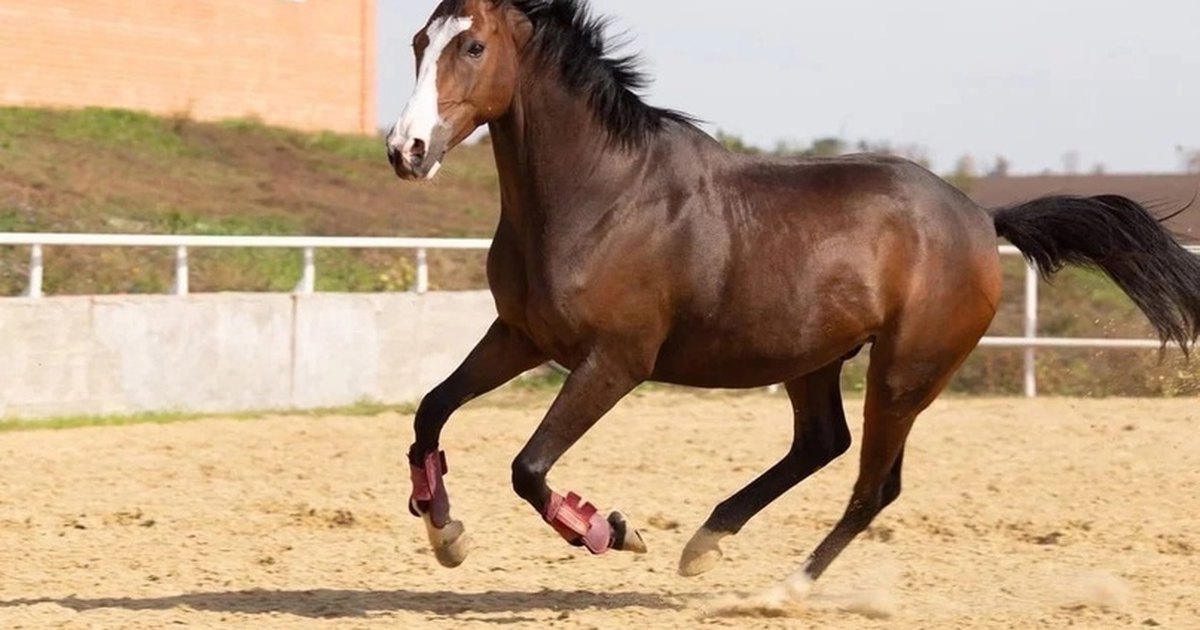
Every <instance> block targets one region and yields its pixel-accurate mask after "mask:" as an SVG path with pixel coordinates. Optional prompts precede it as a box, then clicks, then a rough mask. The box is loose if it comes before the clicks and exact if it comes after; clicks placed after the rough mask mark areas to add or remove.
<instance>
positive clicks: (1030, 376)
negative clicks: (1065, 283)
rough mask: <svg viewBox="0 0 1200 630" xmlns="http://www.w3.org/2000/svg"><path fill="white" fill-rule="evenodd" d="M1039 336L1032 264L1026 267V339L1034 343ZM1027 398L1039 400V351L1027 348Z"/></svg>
mask: <svg viewBox="0 0 1200 630" xmlns="http://www.w3.org/2000/svg"><path fill="white" fill-rule="evenodd" d="M1037 335H1038V272H1037V268H1036V267H1034V266H1033V265H1032V264H1029V265H1026V267H1025V339H1026V341H1028V342H1030V343H1032V342H1034V341H1036V340H1037ZM1025 397H1026V398H1037V350H1036V349H1034V348H1033V346H1029V347H1027V348H1025Z"/></svg>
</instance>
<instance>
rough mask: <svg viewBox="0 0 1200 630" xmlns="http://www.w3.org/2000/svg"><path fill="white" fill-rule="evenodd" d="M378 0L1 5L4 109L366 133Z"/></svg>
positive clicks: (10, 1) (371, 114)
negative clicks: (107, 111) (87, 110)
mask: <svg viewBox="0 0 1200 630" xmlns="http://www.w3.org/2000/svg"><path fill="white" fill-rule="evenodd" d="M375 11H376V7H375V0H308V1H304V0H299V1H298V0H203V1H196V0H0V49H2V50H3V54H0V104H6V105H50V106H65V107H82V106H88V105H95V106H103V107H120V108H126V109H136V110H145V111H150V112H154V113H157V114H167V115H174V114H186V115H190V116H192V117H194V118H197V119H201V120H209V119H218V118H235V117H247V116H255V117H258V118H261V119H263V120H265V121H266V122H269V123H274V124H279V125H285V126H291V127H298V128H302V129H330V130H334V131H344V132H361V133H373V132H374V130H375V126H376V120H375V109H376V105H375V95H376V94H375V93H376V79H375V62H376V61H375V60H376V55H377V53H376V32H375V31H376V24H375V20H376V15H375Z"/></svg>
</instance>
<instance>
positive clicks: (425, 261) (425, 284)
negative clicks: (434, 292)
mask: <svg viewBox="0 0 1200 630" xmlns="http://www.w3.org/2000/svg"><path fill="white" fill-rule="evenodd" d="M428 292H429V253H428V252H426V251H425V248H424V247H422V248H420V249H418V250H417V294H418V295H424V294H426V293H428Z"/></svg>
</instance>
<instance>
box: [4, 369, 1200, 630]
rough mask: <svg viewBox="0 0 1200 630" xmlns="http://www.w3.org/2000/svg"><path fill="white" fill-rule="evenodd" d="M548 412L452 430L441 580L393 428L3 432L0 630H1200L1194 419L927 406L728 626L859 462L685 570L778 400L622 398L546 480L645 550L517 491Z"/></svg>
mask: <svg viewBox="0 0 1200 630" xmlns="http://www.w3.org/2000/svg"><path fill="white" fill-rule="evenodd" d="M547 402H548V394H545V393H529V392H524V393H513V392H510V393H506V394H501V395H499V396H498V397H493V398H490V399H486V400H483V401H479V402H477V403H475V404H474V405H472V406H471V407H469V408H467V409H465V410H463V411H462V412H460V413H459V415H457V416H456V417H455V419H454V420H453V421H452V423H451V425H450V428H449V429H448V431H447V434H446V439H445V446H446V447H447V449H448V451H449V458H450V466H451V469H452V472H451V476H450V478H449V480H448V482H449V484H450V490H451V496H452V500H453V503H454V512H455V515H456V517H458V518H461V519H463V520H464V521H465V522H466V524H467V527H468V529H469V530H470V531H471V532H472V535H473V537H474V539H475V542H476V546H477V548H476V549H475V551H474V553H473V555H472V557H471V558H470V559H469V560H468V561H467V564H466V565H465V566H463V567H462V568H460V569H457V570H453V571H451V570H445V569H441V568H439V567H438V566H437V565H436V563H435V561H434V559H433V556H432V555H431V554H430V553H429V552H428V551H427V549H426V543H425V541H424V532H423V529H422V527H421V524H420V522H419V521H417V520H415V519H412V518H411V517H409V516H408V514H407V512H406V510H405V509H404V503H405V498H406V496H407V493H408V480H407V474H408V472H407V469H406V468H405V467H403V466H402V456H403V453H404V452H405V450H406V448H407V446H408V443H409V436H410V423H411V418H409V417H406V416H400V415H386V416H381V417H377V418H342V417H316V418H314V417H272V418H267V419H262V420H251V421H236V420H223V419H219V418H214V419H211V420H204V421H197V422H187V423H181V424H174V425H166V426H132V427H121V428H89V429H75V430H67V431H59V432H33V433H9V434H4V435H0V628H4V629H6V630H8V629H15V628H121V629H140V628H170V627H202V628H255V629H259V628H261V629H272V628H331V629H332V628H405V629H407V628H446V629H450V628H453V629H462V628H484V627H493V626H501V627H505V628H605V629H607V628H630V629H632V628H638V629H641V628H692V627H716V628H808V627H822V628H839V629H851V630H853V629H856V628H922V629H940V628H955V629H959V628H1043V627H1046V628H1058V627H1067V626H1075V627H1080V628H1120V627H1166V628H1200V556H1198V554H1200V401H1197V400H1194V399H1193V400H1174V401H1073V400H1040V401H1036V402H1028V401H1019V400H946V401H942V402H939V403H937V404H936V405H935V406H934V407H933V408H932V409H931V410H930V411H929V412H927V413H926V414H925V416H923V417H922V419H921V421H920V422H919V423H918V425H917V428H916V430H915V432H914V434H913V437H912V441H911V442H910V446H909V450H908V455H907V458H906V469H905V484H906V485H905V492H904V494H903V496H901V498H900V501H899V502H898V503H897V504H896V505H895V506H894V507H893V508H891V509H890V510H888V511H887V512H885V513H884V514H883V516H882V517H881V518H880V519H879V520H878V521H877V522H876V524H875V526H874V527H873V528H872V529H871V530H870V531H869V532H868V533H867V534H866V535H865V536H863V537H862V538H860V539H859V540H858V541H857V542H856V543H855V544H854V545H852V546H851V547H850V549H849V550H848V552H847V553H846V554H845V555H843V556H842V558H841V559H839V561H838V562H836V563H835V564H834V565H833V568H832V569H831V570H830V572H829V574H828V575H827V576H826V578H825V579H824V580H823V581H822V582H821V583H819V584H818V586H817V588H816V591H815V592H814V594H813V595H812V597H811V598H810V599H809V600H808V601H807V602H805V603H804V604H803V605H802V606H798V607H792V608H788V609H782V610H779V609H773V610H753V609H747V608H746V607H744V606H743V607H741V608H740V612H741V614H740V615H738V616H722V615H721V613H722V612H723V611H724V612H728V611H725V606H726V605H727V604H730V603H731V602H734V603H736V602H739V601H742V600H739V599H738V598H739V597H741V596H743V595H745V594H750V593H754V592H757V591H759V590H761V589H763V588H766V587H769V586H770V585H772V584H774V583H776V582H777V581H778V580H779V579H781V578H783V577H784V576H786V575H787V574H788V573H790V572H791V571H792V570H794V569H795V568H797V567H798V566H799V564H800V562H801V561H802V560H803V558H804V557H805V556H806V555H807V554H808V553H809V551H810V550H811V549H812V547H813V546H814V545H815V544H816V543H817V542H818V541H819V540H820V538H821V537H822V536H823V535H824V534H825V533H826V531H827V530H828V528H829V527H830V526H831V525H832V523H833V521H834V520H835V519H836V518H837V517H838V516H839V515H840V513H841V511H842V508H843V506H844V504H845V501H846V499H847V497H848V492H849V488H850V485H851V484H852V483H853V478H854V474H855V471H856V468H857V449H855V450H853V451H851V453H850V454H849V455H847V456H846V457H844V458H842V459H841V460H839V461H838V462H837V463H836V464H835V465H834V466H832V467H831V468H829V469H827V470H826V471H824V472H823V473H821V474H819V475H818V476H816V477H814V478H812V479H810V480H809V481H807V482H806V483H804V484H803V485H801V486H800V487H799V488H797V489H796V490H794V491H792V493H790V494H788V495H787V496H785V497H784V498H783V499H781V500H780V501H778V502H777V503H776V504H774V505H772V506H771V507H770V508H768V509H767V510H766V511H765V512H764V513H763V514H762V515H760V516H759V517H758V518H757V519H756V520H754V521H752V522H751V524H750V525H749V526H748V527H747V528H746V529H745V531H743V532H742V534H741V535H740V536H738V537H737V538H734V539H730V540H729V541H727V543H726V544H725V551H726V558H725V560H724V561H723V562H722V564H721V565H720V566H719V567H718V568H717V569H716V570H714V571H713V572H711V573H709V574H707V575H704V576H702V577H699V578H695V579H690V580H689V579H685V578H681V577H678V576H677V575H676V572H675V566H676V562H677V558H678V554H679V552H680V550H681V549H682V547H683V545H684V543H685V542H686V541H687V539H688V538H689V537H690V535H691V533H692V531H693V530H694V529H695V528H696V527H697V526H699V525H700V524H701V523H702V522H703V520H704V518H705V517H706V516H707V515H708V513H709V511H710V510H711V508H712V507H713V505H715V503H716V502H718V501H719V500H720V499H722V498H723V497H725V496H727V495H728V494H730V493H732V492H733V491H734V490H736V489H737V488H738V487H740V486H741V485H742V484H744V483H746V482H748V481H749V480H750V479H751V478H752V477H754V476H755V475H756V474H757V473H758V472H760V471H762V470H764V469H765V468H766V467H768V466H769V465H770V464H772V463H773V462H774V461H775V460H776V459H777V458H778V457H779V456H780V455H782V453H783V452H784V451H785V450H786V448H787V445H788V443H789V441H790V430H791V427H790V424H791V423H790V418H789V407H788V404H787V402H786V398H784V397H783V396H771V395H768V394H765V393H764V394H752V395H738V396H731V395H718V394H705V395H693V394H686V393H674V392H663V391H657V392H651V393H646V394H639V395H637V396H635V397H631V398H630V399H628V400H627V401H625V402H624V403H623V404H622V405H621V406H620V407H619V408H618V409H617V410H616V411H614V412H613V413H612V414H611V415H610V416H609V417H608V418H607V419H606V420H605V421H604V422H602V423H601V424H600V425H599V426H598V427H597V429H596V430H595V431H594V432H593V433H592V434H590V435H588V436H587V438H585V440H584V441H583V442H582V443H581V444H580V445H579V446H578V447H577V448H576V449H575V450H573V451H572V452H571V453H569V454H568V455H567V457H566V458H565V459H564V461H563V462H562V463H561V464H560V466H559V468H557V469H556V470H555V471H554V473H553V474H552V475H551V482H552V483H553V484H554V485H555V487H556V488H557V489H558V490H560V491H565V490H577V491H579V492H580V493H581V494H583V495H584V497H585V498H587V499H589V500H591V501H594V502H595V503H597V504H598V505H602V506H606V507H617V508H620V509H622V510H623V511H625V512H626V513H627V514H628V515H629V516H630V518H631V519H632V520H633V521H634V523H635V524H637V525H638V526H640V527H642V528H643V529H644V532H645V537H646V540H647V542H648V544H649V546H650V553H649V554H648V555H645V556H632V555H625V554H610V555H609V556H607V557H603V558H593V557H589V556H586V555H584V554H582V553H580V552H579V551H577V550H576V549H574V548H571V547H568V546H567V545H566V544H565V543H563V542H562V541H561V540H560V539H558V538H557V537H556V536H555V535H554V534H553V533H552V532H551V530H550V529H549V528H548V527H547V526H545V525H544V524H542V523H541V522H540V520H539V518H538V517H537V516H536V515H535V514H533V512H532V511H531V510H530V509H529V508H528V507H527V506H525V505H524V504H523V503H522V502H521V501H520V500H519V499H518V498H517V497H516V496H515V495H514V494H513V493H512V491H511V489H510V487H509V462H510V460H511V458H512V456H513V455H514V454H515V453H516V452H517V451H518V450H519V449H520V447H521V445H522V444H523V442H524V440H525V438H526V437H527V436H528V435H529V434H530V433H531V431H532V429H533V427H534V426H535V424H536V422H537V421H538V419H539V417H540V414H541V411H542V410H543V409H544V408H545V406H546V404H547ZM848 408H849V412H850V413H851V414H852V415H853V417H854V418H857V417H858V415H859V414H860V413H861V404H860V403H858V402H850V403H848ZM853 424H854V426H855V429H856V431H857V429H858V424H859V422H857V420H855V421H854V422H853ZM735 608H737V607H735Z"/></svg>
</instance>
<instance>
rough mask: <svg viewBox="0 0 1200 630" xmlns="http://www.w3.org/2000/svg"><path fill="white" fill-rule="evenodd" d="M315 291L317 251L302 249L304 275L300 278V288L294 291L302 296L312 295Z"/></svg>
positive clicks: (310, 248) (308, 248) (307, 248)
mask: <svg viewBox="0 0 1200 630" xmlns="http://www.w3.org/2000/svg"><path fill="white" fill-rule="evenodd" d="M316 290H317V251H316V249H315V248H312V247H305V248H304V273H303V275H301V276H300V286H298V287H296V291H297V292H298V293H301V294H303V295H312V294H313V292H315V291H316Z"/></svg>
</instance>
